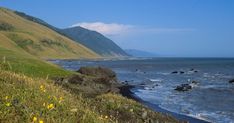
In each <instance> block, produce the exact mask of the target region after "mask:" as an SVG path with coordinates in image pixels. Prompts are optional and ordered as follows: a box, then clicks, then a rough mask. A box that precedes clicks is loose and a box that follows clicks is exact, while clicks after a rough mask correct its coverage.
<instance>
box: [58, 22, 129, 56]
mask: <svg viewBox="0 0 234 123" xmlns="http://www.w3.org/2000/svg"><path fill="white" fill-rule="evenodd" d="M61 31H62V33H63V34H65V35H66V36H68V37H70V38H71V39H73V40H75V41H76V42H78V43H81V44H83V45H85V46H86V47H88V48H90V49H92V50H93V51H95V52H96V53H98V54H100V55H102V56H114V57H126V56H129V55H128V54H127V53H126V52H125V51H124V50H123V49H121V48H120V47H119V46H118V45H117V44H115V43H114V42H113V41H112V40H111V39H109V38H107V37H105V36H104V35H102V34H101V33H99V32H97V31H93V30H88V29H85V28H83V27H80V26H77V27H70V28H65V29H62V30H61Z"/></svg>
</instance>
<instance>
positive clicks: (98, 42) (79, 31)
mask: <svg viewBox="0 0 234 123" xmlns="http://www.w3.org/2000/svg"><path fill="white" fill-rule="evenodd" d="M14 12H15V14H17V15H19V16H21V17H23V18H25V19H27V20H30V21H33V22H35V23H38V24H40V25H43V26H46V27H48V28H50V29H52V30H54V31H56V32H57V33H59V34H61V35H64V36H66V37H68V38H70V39H72V40H74V41H76V42H78V43H80V44H82V45H84V46H86V47H87V48H90V49H91V50H93V51H94V52H96V53H97V54H99V55H101V56H104V57H119V56H128V54H127V53H126V52H125V51H123V50H122V49H121V48H120V47H119V46H118V45H116V44H115V43H114V42H113V41H112V40H110V39H108V38H106V37H105V36H103V35H102V34H100V33H98V32H96V31H91V30H88V29H85V28H82V27H73V28H67V29H59V28H57V27H54V26H52V25H50V24H48V23H46V22H45V21H43V20H41V19H39V18H36V17H33V16H30V15H27V14H25V13H22V12H18V11H14Z"/></svg>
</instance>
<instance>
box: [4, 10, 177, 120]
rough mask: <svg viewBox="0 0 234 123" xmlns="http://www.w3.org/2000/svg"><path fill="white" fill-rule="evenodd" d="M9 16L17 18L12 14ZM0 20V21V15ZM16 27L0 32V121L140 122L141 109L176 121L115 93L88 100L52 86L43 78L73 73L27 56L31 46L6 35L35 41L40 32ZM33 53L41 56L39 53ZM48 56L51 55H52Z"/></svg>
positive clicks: (163, 118) (157, 116)
mask: <svg viewBox="0 0 234 123" xmlns="http://www.w3.org/2000/svg"><path fill="white" fill-rule="evenodd" d="M0 11H2V10H0ZM10 13H11V12H10ZM0 16H2V14H1V15H0ZM10 17H13V18H15V19H19V20H21V18H19V17H17V16H16V17H15V15H12V16H10ZM0 20H1V21H0V22H2V20H3V19H2V17H0ZM21 21H25V20H21ZM17 23H18V22H17ZM26 23H31V22H26ZM11 24H12V23H11ZM13 25H14V24H13ZM17 25H18V24H16V26H17ZM32 25H34V24H32ZM25 26H27V25H25ZM14 27H15V25H14ZM22 28H23V27H22ZM28 28H29V27H28ZM38 28H44V27H40V26H39V27H38ZM18 29H20V28H18V27H17V28H16V30H14V31H10V32H9V31H0V93H1V95H0V122H3V123H4V122H7V123H8V122H32V121H33V119H34V120H36V122H39V120H42V121H44V122H46V123H47V122H55V123H59V122H69V123H72V122H74V123H75V122H80V123H82V122H84V123H87V122H88V123H94V122H95V123H99V122H126V121H129V122H143V121H147V120H145V119H142V118H141V115H142V114H141V113H142V112H145V111H147V112H148V114H150V115H152V116H153V117H154V119H155V118H156V120H158V121H159V122H165V121H167V122H176V121H175V120H174V119H173V118H171V117H167V116H164V115H161V114H157V113H154V112H152V111H149V110H146V109H145V108H143V106H141V105H140V104H139V103H136V102H135V101H132V100H128V99H126V98H124V97H121V96H119V95H114V94H105V95H100V96H98V97H96V98H93V99H89V98H83V97H82V96H80V94H74V93H71V92H69V91H68V90H65V89H64V88H62V87H60V86H58V85H54V84H53V83H52V82H51V80H50V79H47V78H48V77H49V78H50V77H53V76H67V75H70V74H73V73H72V72H70V71H66V70H63V69H61V68H59V67H58V66H56V65H53V64H50V63H47V62H45V61H42V60H41V59H39V58H38V57H35V56H33V55H31V54H33V52H32V51H33V49H30V46H29V49H28V50H26V48H24V47H19V44H17V42H15V41H12V40H11V38H9V35H10V34H11V33H14V34H17V35H19V36H20V38H25V37H27V39H29V38H32V39H34V38H35V39H34V40H33V41H35V42H37V41H38V40H37V39H38V38H39V37H40V35H39V33H38V34H37V33H36V32H34V33H35V34H34V33H31V32H30V30H28V32H27V33H25V32H22V31H19V30H18ZM16 31H17V32H16ZM49 32H50V30H49ZM32 35H33V36H32ZM45 35H47V34H45ZM56 35H57V34H56ZM52 47H53V46H52ZM27 48H28V47H27ZM53 48H54V47H53ZM40 53H41V54H43V52H40ZM44 55H45V54H44ZM57 55H58V54H57ZM36 56H39V57H40V58H45V56H43V55H36ZM49 56H50V58H51V57H52V56H53V58H54V57H55V56H56V54H51V55H49ZM58 57H59V58H70V57H71V56H69V57H67V56H66V55H62V56H58ZM126 106H127V107H126ZM121 112H124V113H123V114H124V115H126V116H131V117H130V118H129V119H126V118H125V119H124V118H122V117H120V114H119V113H121ZM121 116H123V115H121Z"/></svg>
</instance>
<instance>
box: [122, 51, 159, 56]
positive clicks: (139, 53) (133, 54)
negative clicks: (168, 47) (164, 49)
mask: <svg viewBox="0 0 234 123" xmlns="http://www.w3.org/2000/svg"><path fill="white" fill-rule="evenodd" d="M125 52H127V53H128V54H129V55H131V56H134V57H158V56H159V55H157V54H154V53H151V52H147V51H142V50H136V49H126V50H125Z"/></svg>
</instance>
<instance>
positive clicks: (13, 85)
mask: <svg viewBox="0 0 234 123" xmlns="http://www.w3.org/2000/svg"><path fill="white" fill-rule="evenodd" d="M0 77H1V78H0V83H1V84H0V93H1V95H0V122H1V123H11V122H12V123H16V122H33V120H35V122H37V123H38V122H39V121H40V120H41V121H43V122H44V123H49V122H54V123H75V122H80V123H94V122H95V123H96V122H97V123H99V122H107V120H103V121H101V119H100V118H99V117H100V116H99V114H98V113H95V112H94V111H92V110H91V109H90V108H89V107H88V104H87V103H85V101H84V100H83V98H81V97H80V96H76V95H72V94H70V93H69V92H67V91H65V90H63V89H62V88H61V87H58V86H55V85H53V84H52V83H51V82H49V81H46V80H43V79H33V78H30V77H27V76H24V75H21V74H15V73H13V72H7V71H0Z"/></svg>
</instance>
